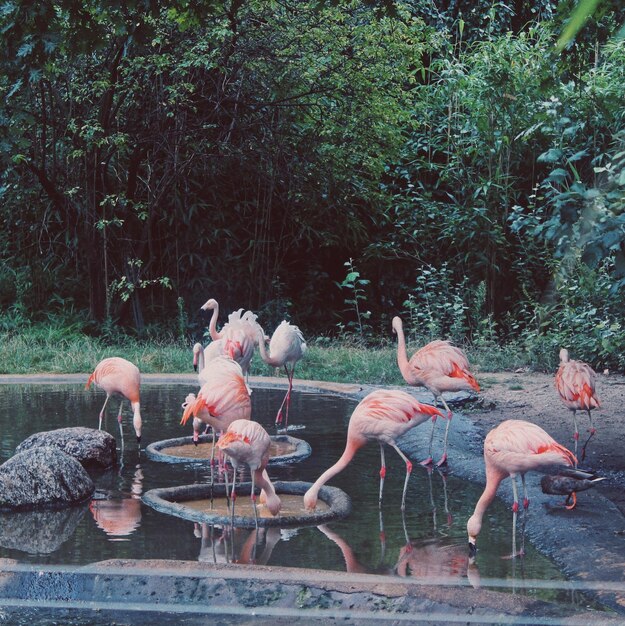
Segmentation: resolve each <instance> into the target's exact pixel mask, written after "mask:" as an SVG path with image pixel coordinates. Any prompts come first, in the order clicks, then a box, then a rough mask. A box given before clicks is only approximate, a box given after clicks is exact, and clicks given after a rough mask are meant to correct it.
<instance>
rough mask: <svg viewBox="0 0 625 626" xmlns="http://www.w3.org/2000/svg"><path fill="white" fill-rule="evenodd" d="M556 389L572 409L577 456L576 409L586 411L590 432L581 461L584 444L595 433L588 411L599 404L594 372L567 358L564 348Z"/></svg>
mask: <svg viewBox="0 0 625 626" xmlns="http://www.w3.org/2000/svg"><path fill="white" fill-rule="evenodd" d="M555 385H556V390H557V392H558V395H559V396H560V399H561V400H562V402H563V403H564V405H565V406H566V407H567V408H568V409H570V410H571V411H573V424H574V425H575V434H574V435H573V439H574V440H575V456H577V441H578V439H579V430H578V429H577V417H576V416H575V413H576V412H577V411H582V410H583V411H586V412H587V413H588V419H589V420H590V429H589V432H590V434H589V435H588V439H586V443H585V444H584V445H583V446H582V458H581V460H582V461H583V460H584V459H585V458H586V446H587V445H588V442H589V441H590V438H591V437H592V436H593V435H594V434H595V432H596V430H595V428H594V427H593V425H592V414H591V413H590V411H591V410H592V409H596V408H598V407H600V406H601V404H600V403H599V398H597V393H596V391H595V372H594V370H593V369H592V367H590V365H588V364H587V363H584V362H583V361H574V360H572V359H569V351H568V350H566V349H565V348H562V349H561V350H560V367H559V368H558V371H557V372H556V379H555Z"/></svg>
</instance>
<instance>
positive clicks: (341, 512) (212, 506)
mask: <svg viewBox="0 0 625 626" xmlns="http://www.w3.org/2000/svg"><path fill="white" fill-rule="evenodd" d="M273 485H274V488H275V490H276V493H277V494H278V495H279V496H280V500H281V501H282V508H281V509H280V513H278V515H276V516H275V517H274V516H273V515H271V513H270V512H269V511H268V510H267V508H266V507H265V506H264V505H263V504H261V503H260V502H259V501H258V499H257V510H258V525H259V526H291V527H292V526H317V525H319V524H325V523H326V522H331V521H334V520H336V519H339V518H342V517H347V516H348V515H349V514H350V512H351V509H352V503H351V500H350V498H349V496H348V495H347V494H346V493H345V492H344V491H342V490H341V489H338V488H337V487H328V486H324V487H322V488H321V489H320V490H319V499H318V502H317V507H316V508H315V510H314V511H308V510H306V509H305V508H304V501H303V496H304V494H305V493H306V491H307V490H308V489H309V488H310V487H311V485H312V483H308V482H302V481H276V482H274V483H273ZM211 489H212V500H211ZM251 489H252V483H251V482H245V483H237V485H236V489H235V491H236V496H237V497H236V503H235V509H234V513H235V515H234V517H232V514H231V513H230V511H229V509H228V504H227V500H226V487H225V485H224V484H223V483H216V484H214V485H213V486H212V488H211V486H210V485H209V484H206V483H203V484H199V485H198V484H196V485H183V486H180V487H170V488H164V489H151V490H150V491H147V492H146V493H145V494H144V495H143V501H144V502H145V503H146V504H148V505H149V506H151V507H152V508H154V509H156V510H157V511H160V512H161V513H167V514H168V515H175V516H176V517H181V518H183V519H186V520H190V521H192V522H200V523H206V524H212V525H223V526H225V525H232V526H236V527H241V528H254V527H255V525H256V521H255V518H254V508H253V504H252V501H251V498H250V492H251Z"/></svg>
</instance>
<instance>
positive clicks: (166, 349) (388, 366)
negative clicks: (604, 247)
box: [0, 326, 529, 385]
mask: <svg viewBox="0 0 625 626" xmlns="http://www.w3.org/2000/svg"><path fill="white" fill-rule="evenodd" d="M421 345H423V344H421ZM191 346H192V342H189V343H188V344H187V345H185V344H184V343H183V342H179V341H178V342H177V341H175V340H173V339H170V340H157V341H155V340H145V341H141V340H137V339H133V338H129V337H123V338H122V339H121V340H120V341H118V342H117V343H116V344H114V345H111V344H110V343H107V342H105V341H103V340H102V339H99V338H97V337H91V336H89V335H86V334H82V333H79V332H75V331H71V330H69V331H68V330H67V329H63V328H62V327H56V326H28V327H26V328H24V329H20V331H19V332H18V331H16V330H11V331H5V332H3V333H0V374H46V373H50V374H75V373H89V372H91V371H93V368H94V367H95V366H96V364H97V363H98V362H99V361H100V360H102V359H103V358H105V357H108V356H121V357H124V358H126V359H128V360H129V361H132V362H133V363H135V364H136V365H137V366H138V367H139V369H140V370H141V371H142V372H145V373H171V374H176V373H192V372H193V367H192V356H191ZM419 347H420V345H418V344H416V343H415V344H412V345H409V355H411V354H413V353H414V352H415V351H416V350H417V349H418V348H419ZM463 348H464V350H465V352H466V353H467V356H468V358H469V361H470V363H471V365H472V368H473V370H474V372H475V374H476V376H477V378H478V381H479V382H480V384H488V383H489V379H488V377H485V378H484V379H481V378H480V372H489V371H490V372H497V371H510V370H514V369H517V368H518V367H524V366H528V365H529V364H528V362H527V355H526V354H524V353H523V352H522V351H520V350H519V349H518V347H517V346H514V345H506V346H497V345H494V344H488V345H486V346H484V345H481V346H464V347H463ZM251 373H252V374H254V375H260V376H276V375H278V376H284V370H282V371H280V372H278V371H277V370H275V369H274V368H271V367H268V366H267V365H266V364H265V363H263V361H262V360H261V359H260V356H259V355H258V353H256V354H255V355H254V360H253V361H252V368H251ZM295 376H296V378H300V379H309V380H322V381H331V382H344V383H350V382H351V383H361V384H374V385H403V384H405V383H404V381H403V379H402V377H401V374H400V372H399V369H398V367H397V359H396V344H395V342H394V341H393V340H392V339H391V338H389V340H388V342H387V343H385V344H382V345H379V346H375V347H366V346H364V345H361V344H359V343H358V342H355V341H353V340H350V339H349V338H346V339H344V340H340V339H332V340H330V339H328V338H327V337H322V338H318V339H312V340H311V339H309V341H308V351H307V353H306V356H305V358H304V359H303V360H302V361H300V362H299V363H298V364H297V367H296V369H295ZM491 382H494V381H491Z"/></svg>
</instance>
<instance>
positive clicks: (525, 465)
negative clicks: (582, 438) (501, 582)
mask: <svg viewBox="0 0 625 626" xmlns="http://www.w3.org/2000/svg"><path fill="white" fill-rule="evenodd" d="M575 462H576V458H575V455H574V454H573V453H572V452H571V451H570V450H568V449H567V448H565V447H564V446H562V445H560V444H559V443H558V442H557V441H556V440H555V439H553V437H551V436H550V435H549V434H548V433H546V432H545V431H544V430H543V429H542V428H541V427H540V426H537V425H536V424H532V423H531V422H526V421H524V420H506V421H505V422H502V423H501V424H499V426H497V427H496V428H493V430H491V431H490V432H489V433H488V435H486V439H485V440H484V464H485V466H486V487H485V489H484V492H483V493H482V495H481V496H480V498H479V500H478V501H477V504H476V505H475V510H474V511H473V515H472V516H471V517H470V518H469V521H468V522H467V533H468V535H469V550H470V553H471V554H475V552H476V547H475V544H476V540H477V536H478V535H479V534H480V530H481V528H482V518H483V517H484V513H485V512H486V509H487V508H488V506H489V505H490V503H491V502H492V501H493V500H494V499H495V494H496V493H497V489H498V488H499V485H500V483H501V481H502V480H503V479H504V478H506V477H507V476H510V477H511V478H512V493H513V495H514V504H513V505H512V556H513V557H514V556H516V555H517V554H516V518H517V512H518V510H519V497H518V490H517V484H516V476H517V474H520V475H521V482H522V484H523V508H524V510H527V508H528V507H529V499H528V497H527V488H526V486H525V474H526V473H527V472H529V471H532V470H541V469H544V468H546V467H549V466H553V465H560V466H562V465H564V466H569V467H570V466H573V465H574V464H575ZM522 554H523V551H521V553H520V554H519V555H520V556H522Z"/></svg>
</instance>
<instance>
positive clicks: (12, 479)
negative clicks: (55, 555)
mask: <svg viewBox="0 0 625 626" xmlns="http://www.w3.org/2000/svg"><path fill="white" fill-rule="evenodd" d="M94 490H95V486H94V484H93V481H92V480H91V478H90V477H89V474H87V471H86V470H85V468H84V467H83V466H82V465H81V464H80V463H79V462H78V461H77V460H76V459H75V458H74V457H72V456H70V455H69V454H65V452H63V451H61V450H59V448H54V447H52V446H48V447H40V448H33V449H32V450H25V451H24V452H19V453H17V454H15V455H14V456H12V457H11V458H10V459H9V460H8V461H6V463H3V464H2V465H0V510H5V511H6V510H16V509H29V508H34V507H39V506H44V507H63V506H67V505H69V504H74V503H76V502H81V501H82V500H85V499H86V498H88V497H89V496H91V494H92V493H93V491H94Z"/></svg>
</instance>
